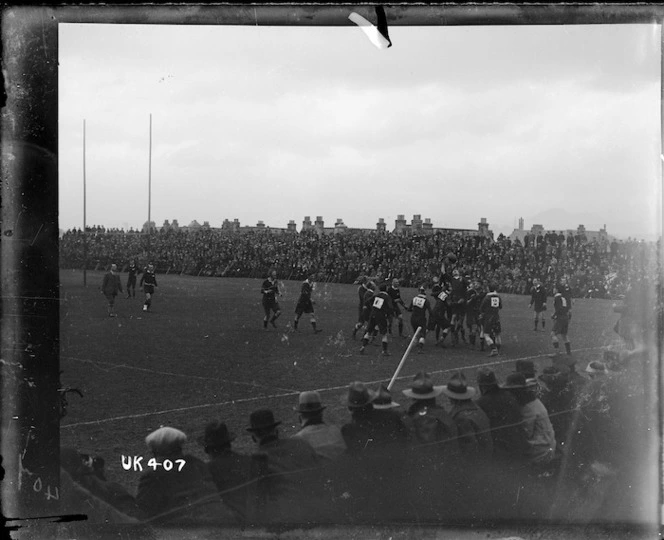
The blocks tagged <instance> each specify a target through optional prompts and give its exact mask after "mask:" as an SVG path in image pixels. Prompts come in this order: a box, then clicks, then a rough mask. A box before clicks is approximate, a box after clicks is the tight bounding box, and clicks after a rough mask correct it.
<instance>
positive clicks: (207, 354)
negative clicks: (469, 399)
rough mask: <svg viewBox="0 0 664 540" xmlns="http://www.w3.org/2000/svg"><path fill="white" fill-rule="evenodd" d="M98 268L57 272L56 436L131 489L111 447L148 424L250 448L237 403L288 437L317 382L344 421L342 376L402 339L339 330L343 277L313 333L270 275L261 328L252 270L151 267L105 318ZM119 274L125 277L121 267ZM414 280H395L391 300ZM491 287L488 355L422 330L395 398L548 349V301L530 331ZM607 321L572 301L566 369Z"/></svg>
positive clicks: (349, 325)
mask: <svg viewBox="0 0 664 540" xmlns="http://www.w3.org/2000/svg"><path fill="white" fill-rule="evenodd" d="M102 277H103V274H102V273H101V272H89V273H88V276H87V287H84V286H83V275H82V272H80V271H71V270H62V271H61V322H60V324H61V330H60V331H61V335H60V351H61V356H60V368H61V369H62V370H64V373H63V374H62V381H61V382H62V384H63V385H69V386H72V387H76V388H79V389H80V390H81V391H82V392H83V394H84V397H83V398H82V399H81V398H79V397H78V396H75V395H72V396H71V397H70V399H69V401H70V405H69V411H68V414H67V416H66V417H65V418H64V419H63V420H62V423H61V442H62V445H63V446H73V447H75V448H78V449H79V450H80V451H85V452H88V453H91V454H94V455H99V456H101V457H103V458H104V459H105V461H106V469H107V473H108V476H109V480H115V481H118V482H120V483H122V484H123V485H125V486H126V487H128V488H129V489H130V491H132V492H135V488H136V484H137V482H138V477H139V474H140V473H137V472H133V471H124V470H123V469H122V466H121V457H122V455H125V456H126V455H142V456H148V452H147V449H146V447H145V443H144V439H145V436H146V435H147V434H148V433H150V432H151V431H153V430H154V429H156V428H158V427H159V426H160V425H170V426H173V427H176V428H178V429H181V430H183V431H184V432H185V433H187V435H188V437H189V443H188V445H187V447H186V449H185V451H186V452H189V453H192V454H194V455H198V456H199V457H201V458H203V457H204V453H203V450H202V448H201V447H200V446H198V445H197V444H196V442H195V440H196V438H197V437H198V436H199V435H201V434H202V431H203V428H204V426H205V424H206V423H207V422H208V421H210V420H212V419H220V420H222V421H225V422H226V423H227V424H228V426H229V428H230V429H231V431H234V432H235V433H236V434H237V435H238V438H237V439H236V441H235V443H234V445H235V446H236V447H237V448H238V449H240V450H241V451H247V452H249V451H251V450H252V449H253V442H252V441H251V439H250V437H249V434H248V432H247V431H246V430H245V428H246V427H247V425H248V419H249V414H250V413H251V412H252V411H253V410H255V409H258V408H262V407H268V408H271V409H272V410H273V411H274V413H275V416H276V418H277V419H278V420H282V421H283V424H282V425H281V426H280V427H281V433H282V434H283V435H284V436H289V435H291V434H293V433H295V432H296V431H297V429H298V428H297V427H296V423H297V415H296V413H295V412H294V411H293V407H294V406H295V405H296V404H297V396H298V393H299V392H301V391H303V390H312V389H316V390H319V391H320V392H321V395H322V398H323V401H324V404H325V405H327V409H326V411H325V418H326V420H327V421H329V422H331V423H336V424H339V425H341V424H344V423H346V422H347V421H348V419H349V413H348V410H347V408H346V406H345V397H346V389H347V386H348V384H349V383H350V382H351V381H354V380H360V381H363V382H365V383H370V384H371V386H373V387H376V386H377V384H378V383H379V382H388V381H389V380H390V379H391V377H392V375H393V374H394V371H395V369H396V367H397V365H398V364H399V361H400V359H401V357H402V355H403V353H404V352H405V350H406V348H407V346H408V343H409V341H410V340H409V339H401V338H399V337H398V336H397V326H396V323H395V324H394V330H393V332H394V336H393V337H392V338H391V340H390V345H389V348H390V352H391V356H389V357H382V356H381V355H380V346H369V347H367V351H366V352H367V354H366V355H364V356H362V355H360V354H358V350H359V346H360V342H359V339H358V341H355V340H353V339H352V329H353V325H354V323H355V322H356V318H357V287H356V286H354V285H342V284H325V283H320V284H317V285H316V289H315V291H314V295H313V298H314V300H315V302H316V305H315V310H316V316H317V319H318V327H319V328H321V329H323V332H322V333H319V334H314V333H313V330H312V328H311V325H310V324H309V317H308V316H307V315H303V317H302V319H301V320H300V324H299V327H300V329H299V330H298V331H297V332H294V331H293V330H292V324H293V323H292V321H293V316H294V309H295V303H296V302H297V298H298V296H299V289H300V283H299V282H294V281H286V282H284V283H283V284H284V286H285V293H286V294H285V295H284V296H283V297H281V298H280V304H281V308H282V312H283V313H282V316H281V318H280V319H279V320H278V321H277V326H278V329H276V330H275V329H274V328H272V327H270V328H269V329H268V330H264V329H263V326H262V319H263V311H262V307H261V294H260V286H261V283H262V280H256V279H233V278H196V277H191V276H179V275H159V276H157V281H158V283H159V287H158V288H157V292H156V294H155V296H154V300H153V306H152V310H151V311H150V312H147V313H145V312H143V311H142V304H143V294H142V292H141V291H140V290H137V292H136V298H131V299H127V298H125V297H124V295H120V296H118V298H117V300H116V307H117V309H116V311H117V313H118V317H116V318H110V317H108V316H107V311H106V301H105V298H104V296H103V295H102V294H101V292H100V290H99V286H100V285H101V281H102ZM121 277H122V280H123V285H124V284H125V282H126V275H122V276H121ZM416 292H417V291H416V290H415V289H402V297H403V298H404V301H405V302H406V303H408V302H409V301H410V299H411V298H412V297H413V296H415V294H416ZM502 297H503V302H504V308H503V311H502V315H501V320H502V327H503V350H502V355H501V356H498V357H495V358H488V357H487V353H486V352H480V351H479V350H472V349H470V348H468V347H467V346H464V345H459V346H458V347H455V348H452V347H448V348H446V349H442V348H439V347H435V346H434V345H433V339H432V338H431V337H429V338H427V344H426V345H425V353H424V354H419V355H418V354H414V351H413V354H411V355H410V356H409V358H408V360H407V361H406V363H405V365H404V367H403V370H402V371H401V373H400V376H399V379H398V380H397V381H396V383H395V385H394V388H393V396H394V400H395V401H397V402H399V403H401V404H402V405H404V406H407V405H408V400H407V399H406V398H405V396H403V394H402V393H401V390H402V389H404V388H407V387H408V385H409V382H410V380H411V379H412V377H413V376H414V375H415V374H416V373H417V372H418V371H421V370H425V371H428V372H430V373H431V374H432V375H433V378H434V381H435V383H436V384H443V383H444V382H445V381H447V379H448V378H449V377H450V376H451V374H452V373H454V372H455V371H456V370H457V369H461V370H463V371H464V373H465V375H466V377H467V378H468V380H469V382H470V384H472V382H473V381H474V378H475V371H476V369H477V367H479V366H481V365H484V364H488V365H491V366H493V368H494V369H495V371H496V375H497V376H498V378H499V380H501V381H502V380H504V379H505V376H506V375H507V373H509V372H511V371H513V369H514V362H515V361H516V360H517V359H520V358H529V359H532V360H534V361H535V364H536V366H537V368H538V372H541V370H542V368H543V367H544V366H546V365H548V364H549V363H550V359H549V358H548V356H547V355H548V354H550V353H551V352H552V347H551V340H550V333H549V331H550V329H551V326H552V325H551V320H550V316H551V311H548V312H546V315H547V318H548V319H547V329H546V331H544V332H543V331H541V330H540V331H538V332H534V331H533V323H532V318H533V312H532V310H530V309H528V303H529V297H527V296H516V295H502ZM404 317H405V331H406V333H408V334H412V330H411V328H410V314H408V313H406V314H404ZM616 319H617V315H616V314H614V313H613V312H612V309H611V301H608V300H598V299H592V300H586V299H578V300H575V301H574V307H573V318H572V321H571V324H570V334H569V337H570V340H571V342H572V351H573V354H574V356H575V357H576V358H577V360H578V365H577V369H579V370H581V369H584V368H585V366H586V364H587V362H588V361H590V360H596V359H600V358H601V356H602V351H603V349H604V348H605V347H607V346H608V345H611V344H612V343H614V342H617V338H616V336H615V335H614V334H613V332H612V328H613V325H614V324H615V321H616ZM448 343H449V340H448ZM378 345H379V342H378Z"/></svg>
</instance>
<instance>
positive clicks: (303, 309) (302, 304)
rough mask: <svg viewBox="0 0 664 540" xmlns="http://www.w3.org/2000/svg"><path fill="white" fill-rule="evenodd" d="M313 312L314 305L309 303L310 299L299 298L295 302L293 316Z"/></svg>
mask: <svg viewBox="0 0 664 540" xmlns="http://www.w3.org/2000/svg"><path fill="white" fill-rule="evenodd" d="M313 312H314V305H313V303H312V302H311V298H300V299H299V300H298V301H297V305H296V306H295V314H296V315H297V316H300V315H302V314H303V313H313Z"/></svg>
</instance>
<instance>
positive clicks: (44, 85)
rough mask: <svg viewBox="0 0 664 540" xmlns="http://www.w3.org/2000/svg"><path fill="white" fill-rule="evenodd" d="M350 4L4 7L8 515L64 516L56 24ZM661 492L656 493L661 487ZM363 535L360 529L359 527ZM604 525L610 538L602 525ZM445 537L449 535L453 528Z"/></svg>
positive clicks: (468, 21) (415, 16)
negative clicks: (61, 497) (61, 501)
mask: <svg viewBox="0 0 664 540" xmlns="http://www.w3.org/2000/svg"><path fill="white" fill-rule="evenodd" d="M384 7H385V11H386V15H387V24H388V27H389V26H404V25H420V26H424V25H441V26H459V25H483V26H490V25H562V24H639V23H640V24H658V25H661V24H662V19H663V15H664V6H662V5H653V4H650V5H648V4H634V5H626V4H622V5H612V4H603V5H602V4H546V5H536V4H530V5H524V4H485V5H482V4H475V5H463V4H456V5H453V4H438V5H436V4H428V5H403V4H394V5H390V4H384ZM352 11H355V12H356V13H358V14H360V15H362V16H363V17H365V18H366V19H368V20H375V5H374V4H370V5H368V4H337V5H332V4H309V5H303V4H290V5H288V6H283V5H266V4H262V5H259V4H257V5H233V4H221V5H219V4H218V5H184V4H179V5H171V6H160V5H126V6H96V5H68V6H67V5H65V6H52V7H48V6H41V7H27V6H14V7H5V8H3V13H2V38H3V51H4V52H3V73H4V79H5V80H4V82H5V92H6V96H5V99H6V103H5V104H4V109H3V115H2V179H3V182H2V215H1V219H2V231H1V234H2V237H1V239H2V245H1V250H2V251H1V254H2V256H1V279H2V281H1V284H2V298H1V305H2V356H1V358H2V360H1V361H0V363H1V366H2V425H1V429H2V432H1V433H2V436H1V440H2V447H1V451H0V454H1V456H2V467H3V468H4V471H5V473H4V481H3V485H2V501H3V507H2V514H3V515H4V518H5V519H7V520H10V519H11V520H15V519H20V520H26V521H25V522H24V523H25V524H28V523H33V522H34V523H37V522H42V523H46V524H47V526H48V527H56V525H53V524H52V523H53V522H54V521H57V519H58V518H55V517H54V518H49V516H60V515H62V512H61V509H60V505H59V502H58V498H57V497H56V496H55V495H56V493H57V490H58V489H59V482H60V478H59V446H60V435H59V413H58V406H59V395H58V387H59V339H60V335H59V334H60V325H59V275H58V272H59V264H58V262H59V261H58V25H59V24H60V23H91V24H95V23H97V24H161V25H169V24H170V25H173V24H187V25H231V24H232V25H252V26H253V25H263V26H270V25H271V26H290V25H292V26H352V24H353V23H352V22H350V21H349V20H348V14H349V13H350V12H352ZM394 46H397V47H398V44H395V45H394ZM662 139H664V136H663V137H662ZM660 377H661V375H660V374H659V373H656V372H655V373H652V378H651V380H652V381H653V385H655V384H656V385H657V386H656V388H655V390H656V391H659V389H660V388H661V385H660V382H661V379H660ZM660 408H661V406H660ZM660 454H661V452H660ZM660 469H661V467H660ZM36 486H39V488H40V489H39V490H37V489H36ZM49 494H50V495H51V496H50V497H49ZM658 497H659V500H660V501H661V495H660V494H658ZM79 518H80V516H79ZM60 519H61V520H64V521H67V520H69V521H71V520H76V519H77V518H76V516H73V517H72V516H63V517H61V518H60ZM26 526H27V525H26ZM47 530H48V529H47ZM530 530H531V531H532V527H530ZM342 532H343V534H339V533H338V531H336V532H335V531H329V534H330V537H337V536H338V537H349V536H354V534H351V531H348V530H346V531H342ZM411 532H412V531H411ZM493 532H497V531H495V530H494V531H493ZM362 534H363V533H362V532H359V533H358V537H362ZM365 534H366V532H365ZM521 534H525V533H524V532H522V533H521ZM616 534H617V536H616V538H619V537H621V536H620V532H619V531H616ZM607 535H608V536H607V537H612V534H611V533H609V532H607ZM450 537H455V536H454V533H452V535H451V536H450ZM567 537H576V535H574V534H573V533H572V536H567Z"/></svg>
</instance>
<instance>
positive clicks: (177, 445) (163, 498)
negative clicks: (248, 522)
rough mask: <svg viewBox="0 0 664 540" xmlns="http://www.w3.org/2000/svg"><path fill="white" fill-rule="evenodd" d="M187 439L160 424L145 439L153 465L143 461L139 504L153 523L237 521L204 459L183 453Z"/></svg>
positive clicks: (138, 496)
mask: <svg viewBox="0 0 664 540" xmlns="http://www.w3.org/2000/svg"><path fill="white" fill-rule="evenodd" d="M186 441H187V436H186V435H185V434H184V433H183V432H182V431H180V430H179V429H175V428H172V427H161V428H159V429H157V430H156V431H153V432H152V433H150V434H149V435H148V436H147V437H146V438H145V443H146V444H147V447H148V448H149V449H150V451H151V452H152V454H153V456H154V462H152V463H154V465H153V466H150V465H148V464H143V469H144V472H143V474H142V475H141V477H140V480H139V484H138V493H137V495H136V502H137V503H138V506H139V507H140V508H141V510H142V511H143V512H144V513H145V514H146V515H147V517H148V518H150V520H151V521H152V522H153V523H159V524H166V523H168V524H178V525H179V524H190V523H191V524H199V525H200V524H215V525H216V524H221V525H230V524H236V523H237V518H236V517H235V514H234V513H233V512H232V510H231V509H230V508H229V507H227V506H226V505H225V504H224V503H223V502H222V500H221V498H220V497H219V493H218V491H217V490H216V489H215V487H214V484H213V483H212V482H211V480H210V478H209V476H208V475H207V471H206V469H205V465H204V464H203V462H202V461H201V460H199V459H197V458H195V457H194V456H192V455H189V454H185V453H184V452H183V447H184V444H185V443H186ZM148 463H150V462H148Z"/></svg>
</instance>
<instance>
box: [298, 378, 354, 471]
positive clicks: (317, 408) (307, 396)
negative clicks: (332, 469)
mask: <svg viewBox="0 0 664 540" xmlns="http://www.w3.org/2000/svg"><path fill="white" fill-rule="evenodd" d="M293 410H294V411H295V412H297V413H298V416H299V417H300V426H301V428H302V429H300V431H298V432H297V433H296V434H295V435H293V437H296V438H299V439H302V440H303V441H306V442H308V443H309V444H310V445H311V447H312V448H313V449H314V450H315V451H316V453H317V454H318V456H319V457H322V458H325V459H329V460H334V459H336V458H338V457H339V456H340V455H341V454H343V453H344V452H345V451H346V443H345V442H344V438H343V436H342V435H341V429H340V428H339V427H338V426H335V425H331V424H326V423H325V422H324V421H323V411H324V410H325V407H324V406H323V404H322V403H321V399H320V394H319V393H318V392H316V391H308V392H302V393H300V397H299V399H298V405H297V407H294V408H293Z"/></svg>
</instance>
